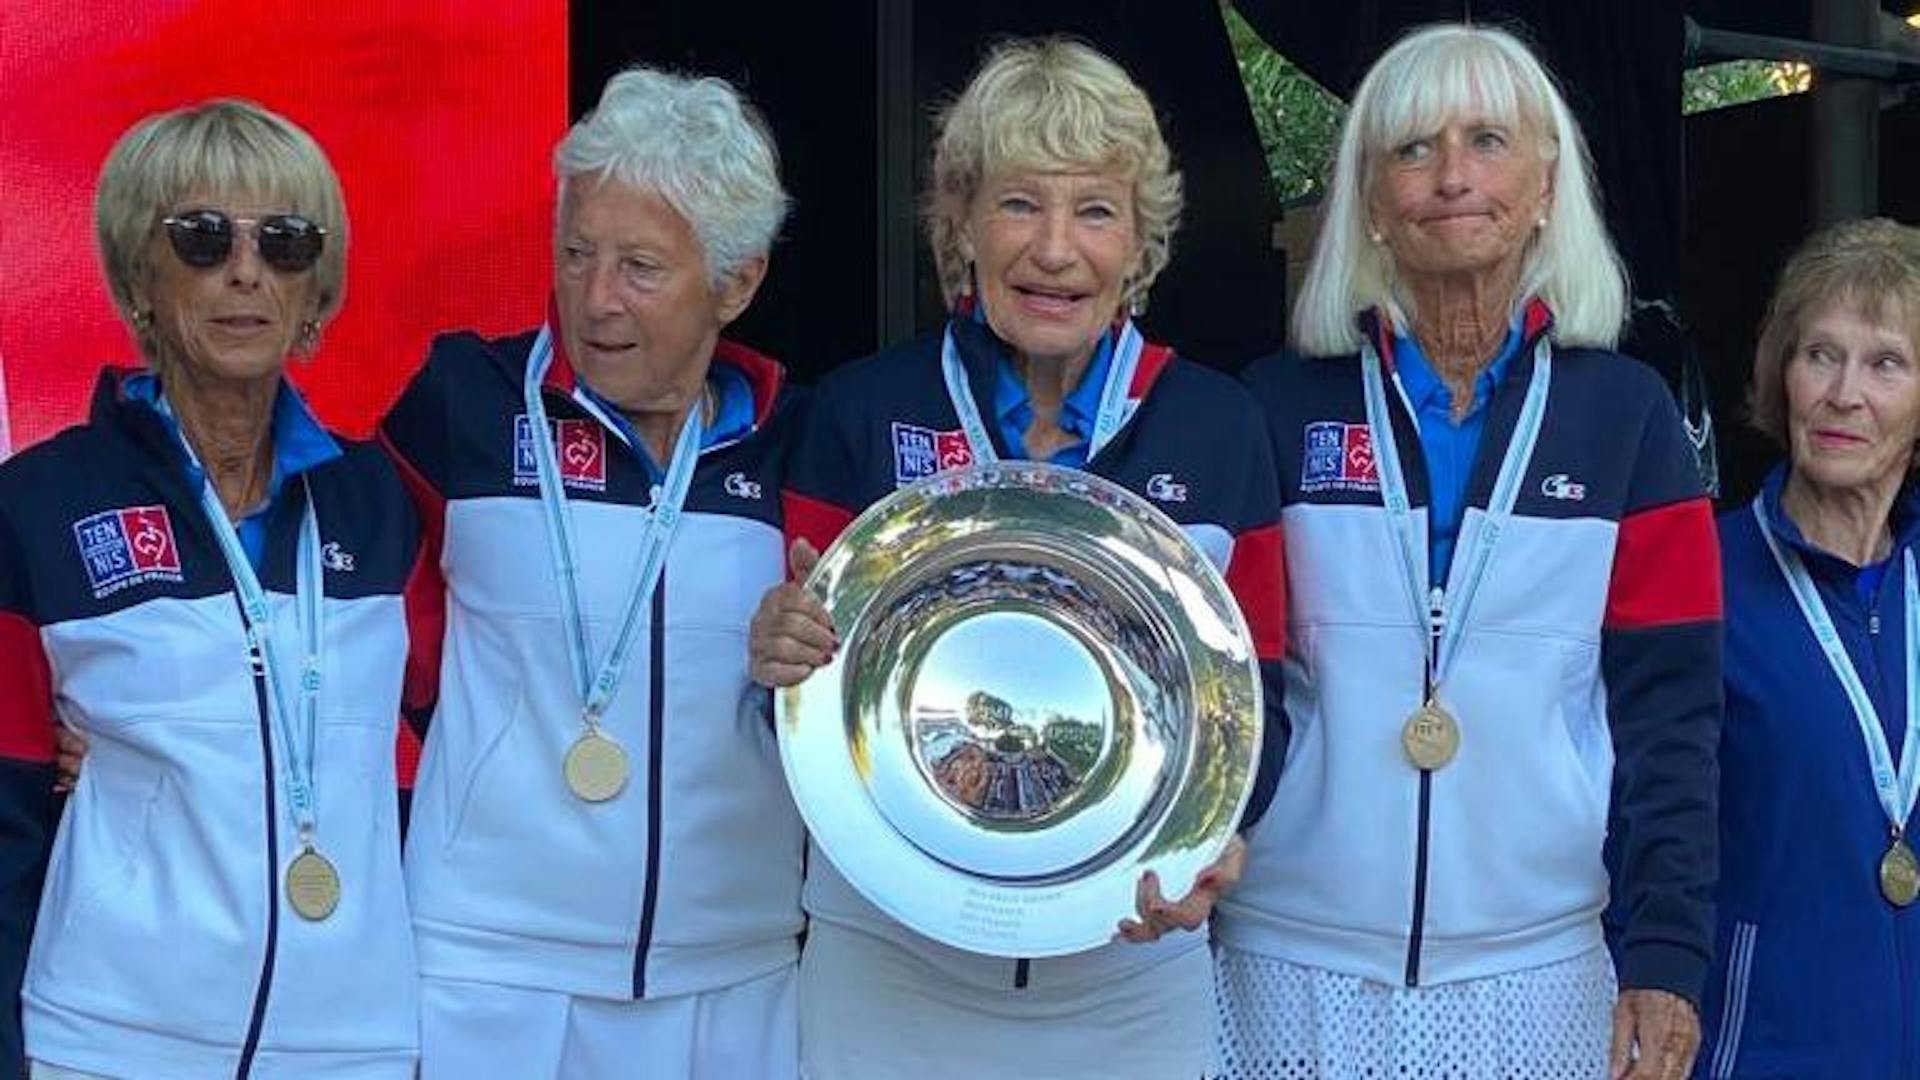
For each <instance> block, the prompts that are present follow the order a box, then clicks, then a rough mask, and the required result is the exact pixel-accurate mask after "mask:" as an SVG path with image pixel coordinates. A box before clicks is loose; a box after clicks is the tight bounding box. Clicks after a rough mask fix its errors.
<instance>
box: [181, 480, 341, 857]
mask: <svg viewBox="0 0 1920 1080" xmlns="http://www.w3.org/2000/svg"><path fill="white" fill-rule="evenodd" d="M188 452H189V453H190V454H191V452H192V451H191V448H189V451H188ZM303 487H305V485H303ZM303 494H304V495H305V496H306V504H307V505H306V509H305V510H304V511H302V512H301V516H300V543H299V549H298V561H297V563H296V566H295V571H294V574H295V576H294V611H295V617H296V618H297V619H298V621H299V626H300V642H301V647H302V648H301V651H302V654H303V655H302V657H301V663H300V677H299V679H298V680H297V681H296V682H295V683H294V684H293V685H292V686H291V687H289V685H288V681H289V680H288V679H287V672H288V670H289V669H288V667H287V665H286V663H285V661H284V660H283V659H282V658H281V657H280V655H279V646H278V645H277V644H276V643H275V639H274V633H273V609H272V607H271V606H270V604H269V603H268V601H267V592H266V590H265V589H264V588H262V587H261V585H260V578H259V576H258V575H256V574H255V573H254V572H253V564H252V563H250V562H248V561H247V553H246V549H245V548H244V547H242V546H241V544H240V534H239V533H238V532H237V531H236V530H235V529H234V527H233V523H232V522H231V521H229V520H228V519H227V511H226V508H225V507H223V506H221V505H220V496H219V494H218V493H216V492H215V491H214V489H213V482H212V480H210V479H209V480H207V481H205V482H204V483H202V485H201V487H200V505H201V509H202V511H203V512H204V513H205V514H206V517H207V525H208V526H209V527H210V528H211V529H212V530H213V536H214V539H215V540H216V541H218V543H219V546H220V554H221V556H222V557H224V558H225V559H226V562H227V571H228V572H229V573H230V574H232V575H233V584H234V590H235V591H236V592H237V593H238V594H239V597H240V615H241V621H242V622H243V623H244V624H245V626H246V631H247V648H248V650H249V652H250V653H251V655H252V657H253V661H254V662H255V663H256V664H258V665H259V666H260V669H261V670H262V671H263V672H265V675H266V680H267V687H268V690H269V693H268V709H267V711H268V712H269V713H270V714H271V715H272V717H273V724H274V729H275V731H276V732H277V733H278V734H279V737H280V760H281V763H282V765H283V768H282V769H281V778H282V783H283V785H284V787H285V789H286V796H287V808H288V809H289V811H291V813H292V815H293V823H294V827H295V829H297V830H298V833H299V842H300V846H301V848H302V849H303V850H305V851H307V852H311V851H313V845H314V841H313V837H314V833H315V832H316V831H317V830H318V827H319V807H318V805H317V804H316V800H315V798H314V785H313V771H314V746H315V740H316V738H317V734H318V732H319V728H320V722H319V702H320V678H321V651H322V642H323V641H324V635H325V632H326V628H325V626H324V624H323V622H322V620H323V617H324V616H323V613H322V612H323V607H324V604H323V601H324V596H323V593H324V591H325V585H324V581H323V578H322V568H321V562H320V526H319V523H318V522H317V520H316V519H315V517H314V510H313V490H312V488H311V487H306V488H305V490H304V491H303Z"/></svg>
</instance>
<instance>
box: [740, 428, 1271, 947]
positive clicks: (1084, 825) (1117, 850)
mask: <svg viewBox="0 0 1920 1080" xmlns="http://www.w3.org/2000/svg"><path fill="white" fill-rule="evenodd" d="M806 587H807V589H808V590H809V591H811V592H812V593H813V594H814V595H815V596H816V597H818V598H819V599H820V601H821V602H822V603H824V604H825V605H826V608H827V611H828V612H829V614H830V615H831V616H832V618H833V624H834V626H835V627H836V628H837V629H838V630H839V632H840V640H841V647H840V651H839V653H838V654H837V655H836V656H835V657H834V659H833V661H832V662H831V663H829V664H828V665H826V666H825V667H822V668H820V669H818V670H816V671H815V672H814V673H813V674H812V675H811V676H810V677H809V678H808V679H807V680H806V681H805V682H802V683H801V684H799V685H798V686H794V687H791V688H789V689H787V690H785V691H782V692H781V693H780V695H779V697H778V701H777V706H776V707H777V710H778V725H777V726H778V730H779V739H780V752H781V760H782V762H783V763H784V765H785V767H786V773H787V782H788V784H789V786H790V787H791V788H792V789H793V794H794V799H795V801H796V803H797V804H798V805H799V808H800V812H801V815H802V816H803V817H804V818H805V819H806V822H807V827H808V829H809V830H811V832H812V835H813V839H814V842H815V843H817V844H818V845H819V846H820V848H821V850H822V851H823V852H825V854H826V856H827V857H828V858H829V859H831V860H832V861H833V864H834V866H835V867H837V868H838V869H839V870H840V872H841V873H842V874H843V875H845V877H846V878H847V880H848V881H849V882H851V883H852V884H853V886H854V887H855V888H857V889H859V890H860V891H861V892H862V893H863V894H865V895H866V897H867V898H868V899H869V900H871V901H872V902H873V903H874V904H875V905H876V906H878V907H879V908H880V909H881V910H883V911H885V912H886V913H887V914H888V915H890V916H892V917H893V918H895V919H897V920H899V921H900V922H902V923H904V924H905V925H907V926H909V927H911V928H913V929H914V930H916V931H918V932H919V933H921V934H924V935H926V936H928V937H931V938H934V939H935V940H938V941H942V942H945V943H946V944H948V945H952V946H955V947H957V948H961V949H966V950H969V951H972V952H978V953H988V954H993V955H999V956H1023V957H1040V956H1057V955H1061V954H1065V953H1073V952H1080V951H1083V950H1086V949H1090V948H1093V947H1095V946H1098V945H1101V944H1103V943H1105V942H1106V941H1108V940H1109V939H1111V938H1112V937H1113V936H1114V934H1115V931H1116V927H1117V926H1118V923H1119V921H1120V920H1121V919H1123V918H1127V917H1130V916H1132V915H1133V914H1134V904H1135V901H1134V890H1135V887H1136V885H1137V883H1138V881H1139V879H1140V876H1141V875H1142V874H1143V873H1145V872H1146V871H1149V870H1152V871H1154V872H1155V873H1157V874H1158V875H1159V878H1160V887H1161V890H1162V892H1164V893H1165V894H1166V895H1167V896H1168V897H1169V898H1178V897H1180V896H1182V895H1184V894H1185V893H1186V892H1187V891H1188V889H1190V888H1191V887H1192V884H1193V881H1194V878H1195V876H1196V875H1197V874H1198V873H1199V871H1200V870H1202V869H1203V868H1205V867H1206V866H1207V865H1208V864H1209V863H1211V862H1212V861H1213V860H1214V859H1215V858H1216V857H1218V855H1219V854H1220V851H1221V849H1222V848H1223V847H1224V846H1225V844H1226V842H1227V841H1228V839H1229V838H1230V837H1231V835H1232V832H1233V828H1234V825H1235V824H1236V823H1237V822H1238V820H1239V817H1240V812H1241V810H1242V809H1243V808H1244V806H1245V804H1246V800H1247V796H1248V794H1249V793H1250V791H1251V790H1252V786H1253V763H1254V759H1255V756H1256V754H1257V752H1258V747H1259V745H1260V725H1261V716H1260V682H1259V679H1260V676H1259V668H1258V665H1257V663H1256V661H1255V658H1254V653H1253V648H1252V644H1251V642H1252V637H1251V635H1250V634H1249V633H1248V632H1247V627H1246V623H1245V622H1244V620H1243V619H1242V618H1241V615H1240V610H1239V608H1238V607H1237V606H1236V605H1235V603H1234V601H1233V597H1232V595H1231V594H1230V593H1229V592H1228V590H1227V587H1226V584H1225V582H1223V581H1222V580H1221V578H1220V575H1219V573H1218V572H1216V571H1215V569H1214V567H1213V565H1212V564H1211V563H1210V562H1208V561H1207V558H1206V556H1205V555H1204V554H1203V553H1202V552H1201V551H1200V549H1199V548H1198V547H1196V546H1195V545H1194V544H1193V543H1192V542H1191V541H1190V540H1189V539H1188V538H1187V536H1186V534H1185V533H1184V532H1183V531H1182V530H1181V529H1180V527H1179V526H1178V525H1175V524H1174V523H1173V522H1172V521H1170V520H1169V519H1168V518H1167V517H1166V516H1165V515H1163V514H1161V513H1160V511H1158V510H1156V509H1155V508H1154V507H1152V506H1151V505H1149V504H1148V503H1147V502H1146V501H1145V500H1144V499H1141V498H1140V497H1138V496H1136V495H1134V494H1133V493H1132V492H1129V491H1127V490H1126V489H1124V488H1121V487H1119V486H1117V485H1115V484H1112V483H1109V482H1108V481H1105V480H1102V479H1100V478H1099V477H1097V476H1093V475H1091V474H1089V473H1084V472H1080V471H1077V470H1073V469H1064V468H1057V467H1055V466H1051V465H1044V464H1037V463H1031V462H1009V463H999V464H993V465H982V466H976V467H974V468H970V469H965V470H961V471H957V472H950V473H945V474H942V475H940V476H936V477H934V478H932V479H929V480H926V481H923V482H921V483H919V484H916V485H914V486H913V487H910V488H907V489H905V490H902V491H898V492H895V493H894V494H892V495H890V496H888V497H887V498H885V499H883V500H881V501H880V502H878V503H875V504H874V505H873V506H872V507H870V508H869V509H868V510H867V511H866V513H864V514H862V515H860V517H859V519H858V520H856V521H854V523H853V524H852V525H850V526H849V527H848V528H847V530H846V531H845V532H843V533H842V534H841V535H840V538H839V539H838V540H836V541H835V542H834V544H833V546H832V547H831V548H829V549H828V550H827V552H826V554H825V555H824V556H823V557H822V558H821V560H820V564H819V565H818V566H817V567H816V568H815V569H814V572H813V573H812V575H811V576H809V577H808V579H807V582H806Z"/></svg>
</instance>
